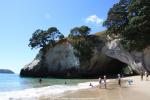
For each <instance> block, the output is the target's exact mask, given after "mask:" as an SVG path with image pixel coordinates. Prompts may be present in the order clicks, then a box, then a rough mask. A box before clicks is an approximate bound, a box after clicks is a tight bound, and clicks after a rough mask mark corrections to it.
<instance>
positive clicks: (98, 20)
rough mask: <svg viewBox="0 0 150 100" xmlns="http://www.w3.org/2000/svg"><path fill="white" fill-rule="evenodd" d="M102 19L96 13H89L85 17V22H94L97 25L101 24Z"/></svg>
mask: <svg viewBox="0 0 150 100" xmlns="http://www.w3.org/2000/svg"><path fill="white" fill-rule="evenodd" d="M103 21H104V20H103V19H101V18H99V17H98V16H96V15H91V16H89V17H87V18H86V19H85V22H86V23H95V24H97V25H102V23H103Z"/></svg>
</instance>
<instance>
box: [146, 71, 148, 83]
mask: <svg viewBox="0 0 150 100" xmlns="http://www.w3.org/2000/svg"><path fill="white" fill-rule="evenodd" d="M145 78H146V81H147V80H148V73H147V72H146V71H145Z"/></svg>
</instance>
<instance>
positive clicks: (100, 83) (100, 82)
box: [98, 75, 107, 88]
mask: <svg viewBox="0 0 150 100" xmlns="http://www.w3.org/2000/svg"><path fill="white" fill-rule="evenodd" d="M98 80H99V86H100V88H101V87H102V84H104V87H105V88H106V87H107V85H106V80H107V79H106V75H104V78H103V79H102V78H101V77H99V79H98ZM102 81H103V83H102Z"/></svg>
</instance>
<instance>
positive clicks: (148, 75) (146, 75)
mask: <svg viewBox="0 0 150 100" xmlns="http://www.w3.org/2000/svg"><path fill="white" fill-rule="evenodd" d="M148 76H149V73H147V74H146V81H148Z"/></svg>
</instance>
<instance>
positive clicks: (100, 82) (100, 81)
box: [98, 77, 102, 88]
mask: <svg viewBox="0 0 150 100" xmlns="http://www.w3.org/2000/svg"><path fill="white" fill-rule="evenodd" d="M98 80H99V88H101V84H102V79H101V78H100V77H99V79H98Z"/></svg>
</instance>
